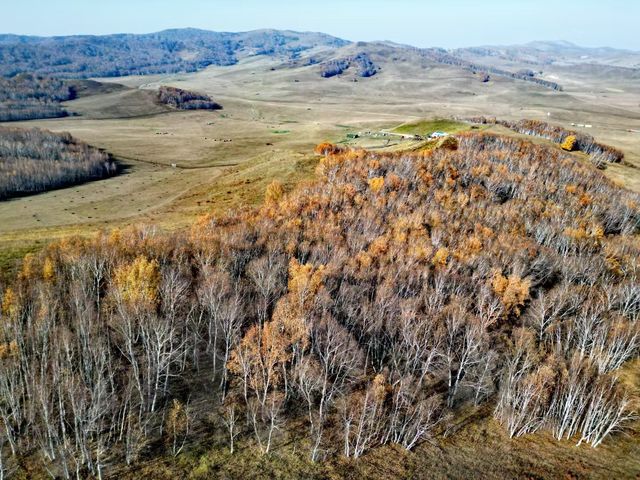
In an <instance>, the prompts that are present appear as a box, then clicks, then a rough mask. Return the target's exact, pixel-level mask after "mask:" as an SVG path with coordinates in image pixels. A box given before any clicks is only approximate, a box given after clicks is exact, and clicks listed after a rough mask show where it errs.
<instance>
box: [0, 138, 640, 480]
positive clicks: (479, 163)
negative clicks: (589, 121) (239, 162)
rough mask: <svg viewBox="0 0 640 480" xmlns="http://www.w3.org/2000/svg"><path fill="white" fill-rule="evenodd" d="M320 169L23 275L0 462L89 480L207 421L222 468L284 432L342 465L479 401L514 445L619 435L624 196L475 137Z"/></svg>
mask: <svg viewBox="0 0 640 480" xmlns="http://www.w3.org/2000/svg"><path fill="white" fill-rule="evenodd" d="M317 152H318V153H319V154H320V155H321V156H322V158H321V159H320V161H319V164H318V170H317V174H318V179H317V180H316V181H314V182H309V183H306V184H304V185H302V186H300V187H299V188H297V189H296V190H295V191H294V192H292V193H290V194H285V192H284V189H283V187H282V185H280V184H279V183H278V182H274V183H272V184H271V185H270V186H269V187H268V189H267V191H266V194H265V203H264V205H263V206H262V207H261V208H259V209H256V210H255V211H243V212H238V213H237V214H232V215H225V216H215V215H211V216H206V217H204V218H202V219H201V220H200V221H198V222H197V223H196V224H195V225H194V226H193V227H192V228H191V229H190V230H189V231H187V232H179V233H174V234H162V233H159V232H158V231H157V230H156V229H153V228H132V229H129V230H125V231H122V230H115V231H112V232H109V233H103V234H100V235H98V236H97V237H96V238H93V239H86V238H76V239H69V240H65V241H63V242H60V243H58V244H54V245H51V246H50V247H49V248H47V249H46V250H45V251H43V252H42V253H41V254H40V255H38V256H29V257H27V258H25V260H24V262H23V265H22V270H21V272H20V274H19V275H18V277H17V278H16V279H15V281H14V282H12V284H11V285H9V286H7V287H6V288H5V289H4V291H3V292H2V297H1V298H2V304H1V308H0V398H1V399H2V401H0V420H1V422H2V429H0V447H1V448H0V454H1V456H0V460H1V462H0V468H3V469H5V470H6V471H11V470H12V469H16V468H18V465H19V464H22V465H27V462H26V461H25V459H26V458H27V457H28V461H29V462H31V463H28V465H29V466H30V468H32V469H33V470H31V471H33V472H35V471H38V470H37V469H38V468H40V469H41V471H43V472H44V471H46V472H48V473H49V475H51V476H53V477H56V476H59V477H63V478H72V477H73V478H76V477H77V478H87V477H91V476H94V477H97V478H102V476H103V475H109V474H113V472H114V471H118V470H117V469H121V468H124V467H125V465H131V464H134V463H135V462H138V461H140V460H141V459H145V458H150V457H152V456H153V455H157V454H158V453H159V452H160V453H162V452H164V453H166V454H171V455H178V454H180V452H181V451H182V450H183V447H184V445H185V442H187V443H188V439H189V438H192V439H193V440H194V441H197V439H198V437H197V433H195V432H197V431H200V432H201V431H202V430H203V429H205V428H206V429H208V431H213V430H215V429H217V430H218V431H222V432H226V434H225V437H224V438H223V439H219V441H222V442H224V444H226V445H227V446H228V449H229V451H230V452H231V453H232V454H233V452H234V451H235V449H237V445H238V444H242V445H251V446H253V447H254V448H255V449H256V450H261V451H262V452H263V453H268V452H270V451H272V450H273V449H274V448H276V445H277V443H278V442H279V441H283V440H286V439H287V438H291V437H286V433H287V431H291V430H292V429H295V432H296V434H297V435H302V436H303V437H304V443H302V445H303V447H302V448H303V449H304V450H301V452H304V454H305V455H308V456H309V457H310V458H311V459H312V460H314V461H322V460H323V459H325V458H328V457H330V456H337V455H342V456H344V457H347V458H358V457H361V456H362V455H364V454H365V453H366V452H367V451H368V450H370V449H372V448H375V447H376V446H380V445H384V444H390V443H393V444H397V445H398V446H400V447H401V448H405V449H412V448H413V447H415V446H416V445H417V444H418V443H420V442H424V441H425V440H428V439H429V438H430V437H432V436H434V435H439V434H442V433H443V432H446V431H447V430H448V428H449V427H450V426H451V425H452V421H453V422H455V421H456V420H459V418H460V415H461V414H462V412H465V414H466V413H467V412H468V411H469V409H474V408H476V407H479V406H484V407H485V408H482V409H477V410H475V411H476V412H482V411H490V412H492V413H490V414H489V415H493V416H494V417H495V418H496V419H497V420H498V421H499V422H500V424H502V425H503V426H504V428H505V431H506V432H507V433H508V435H510V436H514V437H515V436H520V435H525V434H532V433H534V432H536V431H540V430H545V431H547V432H549V433H550V434H552V435H553V436H554V437H555V438H557V439H571V440H572V441H574V442H576V443H578V444H580V443H586V444H589V445H591V446H593V447H596V446H598V445H600V444H601V443H602V442H603V441H604V440H606V439H607V438H609V437H610V436H612V435H614V434H615V433H616V432H618V431H619V430H621V429H624V428H625V426H626V425H627V424H628V422H629V421H630V420H631V418H632V417H633V416H632V401H633V399H634V398H635V397H634V395H636V394H634V393H633V392H629V391H627V390H626V389H625V387H624V385H623V384H622V383H621V382H619V381H618V380H617V373H618V372H619V371H620V368H621V367H622V366H623V365H625V364H626V363H627V362H629V361H631V360H634V359H637V358H638V355H639V353H640V270H639V266H638V262H637V259H638V258H639V256H640V243H639V241H638V238H639V237H638V233H640V198H639V197H638V196H637V195H635V194H632V193H631V192H629V191H627V190H624V189H621V188H618V187H616V186H615V185H613V184H612V183H611V182H609V181H608V180H607V179H606V178H605V177H604V176H603V175H602V174H601V172H599V171H598V170H597V169H595V168H594V167H593V166H591V165H588V164H583V163H581V162H579V161H577V160H576V159H574V158H573V157H571V156H570V155H568V154H566V153H564V152H562V151H561V150H559V149H555V148H549V147H548V146H544V145H534V144H532V143H530V142H526V141H521V140H517V139H512V138H507V137H501V136H493V135H487V134H462V135H459V136H456V137H452V138H451V139H449V140H448V141H447V143H446V144H443V146H442V148H435V149H432V150H430V151H426V152H413V153H407V152H401V153H378V152H366V151H360V150H347V149H344V148H341V147H337V146H335V145H331V144H322V145H320V146H318V149H317ZM487 407H488V408H487ZM301 432H304V433H301ZM34 460H37V461H38V463H39V464H40V467H38V466H35V465H34V464H33V462H34ZM195 478H203V477H197V476H196V477H195Z"/></svg>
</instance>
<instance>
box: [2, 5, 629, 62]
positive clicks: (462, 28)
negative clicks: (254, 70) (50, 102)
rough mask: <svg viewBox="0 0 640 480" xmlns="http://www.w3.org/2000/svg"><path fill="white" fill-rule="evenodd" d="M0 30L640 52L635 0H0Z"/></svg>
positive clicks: (61, 33)
mask: <svg viewBox="0 0 640 480" xmlns="http://www.w3.org/2000/svg"><path fill="white" fill-rule="evenodd" d="M2 2H3V3H4V2H6V4H5V5H4V6H3V7H2V15H0V32H1V33H16V34H25V35H43V36H49V35H74V34H96V35H102V34H109V33H123V32H126V33H149V32H155V31H159V30H163V29H166V28H180V27H195V28H202V29H207V30H217V31H230V32H235V31H246V30H253V29H258V28H276V29H289V30H298V31H319V32H324V33H329V34H332V35H335V36H338V37H341V38H345V39H347V40H363V41H370V40H391V41H394V42H398V43H405V44H409V45H414V46H417V47H431V46H439V47H444V48H455V47H464V46H476V45H506V44H518V43H526V42H529V41H533V40H567V41H571V42H574V43H576V44H579V45H583V46H611V47H617V48H628V49H632V50H640V33H639V32H638V27H639V24H640V0H607V1H602V0H534V1H531V0H475V1H474V0H440V1H433V0H396V1H392V0H387V1H383V0H315V1H308V0H295V1H291V0H2Z"/></svg>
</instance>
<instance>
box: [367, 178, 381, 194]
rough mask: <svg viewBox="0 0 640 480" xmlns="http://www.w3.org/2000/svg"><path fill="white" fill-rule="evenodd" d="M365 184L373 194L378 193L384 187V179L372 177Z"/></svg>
mask: <svg viewBox="0 0 640 480" xmlns="http://www.w3.org/2000/svg"><path fill="white" fill-rule="evenodd" d="M367 183H368V184H369V188H370V189H371V191H372V192H373V193H378V192H379V191H380V190H382V188H383V187H384V178H383V177H373V178H370V179H369V180H368V181H367Z"/></svg>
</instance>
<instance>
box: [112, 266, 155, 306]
mask: <svg viewBox="0 0 640 480" xmlns="http://www.w3.org/2000/svg"><path fill="white" fill-rule="evenodd" d="M159 284H160V267H159V265H158V262H157V261H156V260H149V259H147V258H146V257H144V256H138V257H136V259H135V260H134V261H133V262H132V263H129V264H125V265H123V266H121V267H119V268H117V269H116V271H115V286H116V288H117V289H118V292H119V293H120V295H121V297H122V299H123V300H124V301H125V302H128V303H132V304H142V305H146V306H153V305H155V304H156V303H157V300H158V286H159Z"/></svg>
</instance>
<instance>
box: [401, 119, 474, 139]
mask: <svg viewBox="0 0 640 480" xmlns="http://www.w3.org/2000/svg"><path fill="white" fill-rule="evenodd" d="M469 128H470V127H469V125H468V124H466V123H462V122H456V121H454V120H448V119H446V118H437V119H434V120H420V121H418V122H411V123H405V124H402V125H400V126H398V127H396V128H394V129H393V131H394V132H395V133H404V134H408V135H421V136H429V135H430V134H432V133H433V132H445V133H458V132H462V131H465V130H468V129H469Z"/></svg>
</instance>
